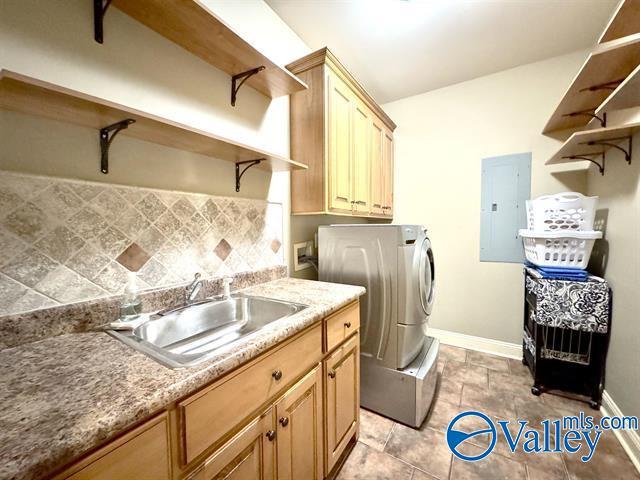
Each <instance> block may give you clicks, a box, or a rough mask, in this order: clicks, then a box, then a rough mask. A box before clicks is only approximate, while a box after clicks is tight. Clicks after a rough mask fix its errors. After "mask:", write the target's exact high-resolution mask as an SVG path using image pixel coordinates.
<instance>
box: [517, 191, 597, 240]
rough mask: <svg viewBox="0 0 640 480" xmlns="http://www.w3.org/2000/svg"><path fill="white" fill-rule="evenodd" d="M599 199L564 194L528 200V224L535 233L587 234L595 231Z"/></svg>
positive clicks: (575, 193)
mask: <svg viewBox="0 0 640 480" xmlns="http://www.w3.org/2000/svg"><path fill="white" fill-rule="evenodd" d="M597 204H598V197H585V196H584V195H582V194H581V193H578V192H564V193H558V194H556V195H545V196H542V197H538V198H536V199H534V200H527V223H528V225H529V230H533V231H535V232H561V231H564V232H566V233H568V232H585V231H592V230H593V219H594V217H595V213H596V205H597Z"/></svg>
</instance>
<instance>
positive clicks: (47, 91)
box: [0, 70, 307, 171]
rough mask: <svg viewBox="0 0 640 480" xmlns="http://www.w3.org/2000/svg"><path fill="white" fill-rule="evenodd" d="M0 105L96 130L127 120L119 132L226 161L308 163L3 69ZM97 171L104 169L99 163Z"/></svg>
mask: <svg viewBox="0 0 640 480" xmlns="http://www.w3.org/2000/svg"><path fill="white" fill-rule="evenodd" d="M0 108H4V109H7V110H13V111H17V112H21V113H27V114H32V115H38V116H42V117H46V118H50V119H53V120H60V121H64V122H68V123H72V124H75V125H80V126H84V127H91V128H95V129H97V130H103V129H104V128H105V127H109V126H113V125H114V124H119V123H120V122H122V121H123V120H126V121H127V123H128V125H127V128H124V129H122V130H121V133H120V134H119V135H122V136H124V135H126V136H130V137H133V138H137V139H139V140H145V141H148V142H153V143H157V144H160V145H165V146H167V147H173V148H177V149H180V150H186V151H189V152H193V153H198V154H201V155H207V156H210V157H214V158H218V159H222V160H227V161H230V162H236V163H238V162H246V161H249V160H261V161H260V163H259V164H258V165H256V168H260V169H263V170H271V171H288V170H294V169H306V168H307V166H306V165H304V164H302V163H298V162H294V161H293V160H290V159H288V158H285V157H281V156H279V155H274V154H272V153H268V152H265V151H263V150H260V149H257V148H253V147H250V146H248V145H244V144H242V143H238V142H235V141H233V140H229V139H227V138H223V137H220V136H217V135H214V134H212V133H209V132H205V131H202V130H198V129H196V128H193V127H190V126H188V125H184V124H180V123H177V122H174V121H172V120H168V119H166V118H162V117H159V116H156V115H152V114H149V113H145V112H142V111H139V110H135V109H133V108H129V107H125V106H122V105H118V104H116V103H113V102H110V101H108V100H104V99H101V98H97V97H93V96H91V95H87V94H84V93H80V92H77V91H74V90H70V89H67V88H64V87H61V86H58V85H53V84H51V83H47V82H44V81H41V80H37V79H34V78H31V77H27V76H24V75H20V74H18V73H15V72H11V71H8V70H0ZM103 153H104V150H103ZM107 169H108V167H107ZM101 170H104V165H102V167H101Z"/></svg>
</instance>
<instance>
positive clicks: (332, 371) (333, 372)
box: [329, 370, 336, 378]
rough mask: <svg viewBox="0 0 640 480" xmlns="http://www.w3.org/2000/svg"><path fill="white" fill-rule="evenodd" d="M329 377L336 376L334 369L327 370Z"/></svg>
mask: <svg viewBox="0 0 640 480" xmlns="http://www.w3.org/2000/svg"><path fill="white" fill-rule="evenodd" d="M329 378H336V371H335V370H329Z"/></svg>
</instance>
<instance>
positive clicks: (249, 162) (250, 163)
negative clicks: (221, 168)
mask: <svg viewBox="0 0 640 480" xmlns="http://www.w3.org/2000/svg"><path fill="white" fill-rule="evenodd" d="M264 160H265V159H264V158H259V159H257V160H245V161H244V162H236V192H239V191H240V179H241V178H242V176H243V175H244V174H245V173H246V171H247V170H249V169H250V168H251V167H253V166H254V165H258V164H259V163H261V162H263V161H264ZM240 165H246V167H244V168H243V169H242V171H241V170H240Z"/></svg>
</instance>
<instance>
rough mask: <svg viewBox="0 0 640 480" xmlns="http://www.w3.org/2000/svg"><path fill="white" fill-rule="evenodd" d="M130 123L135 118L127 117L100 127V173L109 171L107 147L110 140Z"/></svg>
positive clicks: (109, 144) (133, 121)
mask: <svg viewBox="0 0 640 480" xmlns="http://www.w3.org/2000/svg"><path fill="white" fill-rule="evenodd" d="M132 123H135V120H134V119H133V118H127V119H126V120H122V121H121V122H118V123H114V124H112V125H109V126H107V127H104V128H101V129H100V151H101V154H102V155H101V157H100V171H101V172H102V173H104V174H107V173H109V147H110V146H111V142H113V139H114V138H115V136H116V135H117V134H118V133H119V132H120V130H124V129H125V128H128V127H129V125H131V124H132Z"/></svg>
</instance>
